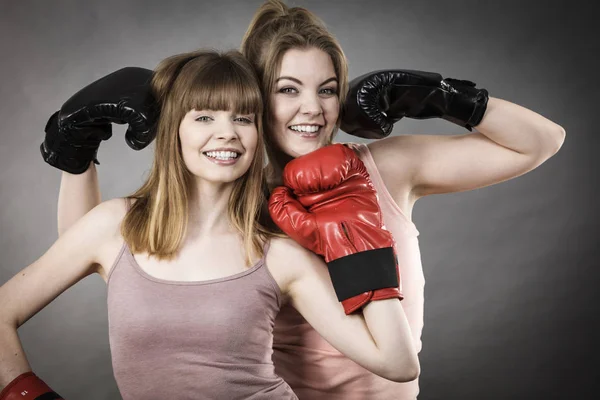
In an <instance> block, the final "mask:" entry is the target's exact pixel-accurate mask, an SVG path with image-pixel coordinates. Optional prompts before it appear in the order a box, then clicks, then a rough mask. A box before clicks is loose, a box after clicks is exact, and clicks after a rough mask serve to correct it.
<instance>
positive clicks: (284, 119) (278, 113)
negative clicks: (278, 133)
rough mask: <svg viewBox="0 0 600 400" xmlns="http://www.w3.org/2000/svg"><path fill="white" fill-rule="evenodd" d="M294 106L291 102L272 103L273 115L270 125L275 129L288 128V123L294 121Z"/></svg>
mask: <svg viewBox="0 0 600 400" xmlns="http://www.w3.org/2000/svg"><path fill="white" fill-rule="evenodd" d="M294 110H295V108H294V104H293V102H290V101H284V100H282V99H280V100H279V101H272V103H271V115H270V118H269V121H270V124H271V125H272V126H273V127H276V128H280V127H281V126H287V124H288V122H290V121H291V120H292V118H293V117H294V115H295V112H294Z"/></svg>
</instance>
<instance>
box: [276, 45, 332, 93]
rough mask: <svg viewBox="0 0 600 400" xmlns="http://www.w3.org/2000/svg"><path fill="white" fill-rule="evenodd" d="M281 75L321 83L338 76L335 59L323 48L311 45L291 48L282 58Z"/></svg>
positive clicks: (305, 82) (306, 81)
mask: <svg viewBox="0 0 600 400" xmlns="http://www.w3.org/2000/svg"><path fill="white" fill-rule="evenodd" d="M279 76H290V77H294V78H296V79H299V80H300V81H302V82H303V83H304V84H309V83H313V82H316V83H321V82H323V81H324V80H326V79H329V78H331V77H336V74H335V68H334V66H333V61H331V57H329V54H327V53H325V52H324V51H323V50H319V49H317V48H314V47H311V48H308V49H290V50H288V51H286V52H285V54H284V55H283V58H282V60H281V67H280V69H279Z"/></svg>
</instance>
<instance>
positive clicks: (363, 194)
mask: <svg viewBox="0 0 600 400" xmlns="http://www.w3.org/2000/svg"><path fill="white" fill-rule="evenodd" d="M283 183H284V185H285V186H280V187H278V188H275V189H274V190H273V192H272V193H271V197H270V199H269V212H270V214H271V218H273V221H275V223H276V224H277V225H278V226H279V227H280V228H281V229H282V230H283V231H284V232H285V233H286V234H287V235H288V236H290V237H291V238H292V239H294V240H295V241H297V242H298V243H299V244H301V245H302V246H304V247H306V248H307V249H309V250H311V251H313V252H314V253H316V254H319V255H321V256H323V257H324V258H325V262H326V263H327V266H328V269H329V274H330V276H331V281H332V283H333V287H334V289H335V291H336V295H337V297H338V300H340V301H341V302H342V305H343V307H344V311H345V312H346V314H350V313H352V312H354V311H356V310H358V309H359V308H361V307H362V306H364V305H365V304H366V303H368V302H369V301H371V300H382V299H388V298H399V299H402V295H401V293H400V290H399V282H400V277H399V273H398V265H397V260H396V255H395V253H394V247H393V246H394V239H393V237H392V234H391V233H390V232H389V231H387V230H386V229H385V228H384V227H383V219H382V215H381V210H380V208H379V203H378V202H377V193H376V191H375V189H374V187H373V184H372V182H371V180H370V178H369V174H368V173H367V170H366V168H365V166H364V164H363V163H362V161H361V160H360V159H359V158H358V156H357V155H356V153H354V151H352V150H351V149H349V148H348V147H346V146H344V145H341V144H335V145H331V146H327V147H323V148H321V149H319V150H316V151H314V152H312V153H310V154H307V155H305V156H302V157H299V158H297V159H295V160H292V161H291V162H289V163H288V164H287V165H286V167H285V169H284V171H283Z"/></svg>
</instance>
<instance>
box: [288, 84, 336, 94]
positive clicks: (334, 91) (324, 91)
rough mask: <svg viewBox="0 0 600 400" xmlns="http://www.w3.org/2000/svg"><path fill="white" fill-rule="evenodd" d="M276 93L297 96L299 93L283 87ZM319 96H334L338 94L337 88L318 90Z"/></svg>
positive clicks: (293, 88)
mask: <svg viewBox="0 0 600 400" xmlns="http://www.w3.org/2000/svg"><path fill="white" fill-rule="evenodd" d="M277 93H282V94H298V93H299V91H298V89H296V88H295V87H292V86H285V87H282V88H281V89H279V90H277ZM319 94H320V95H325V96H336V95H337V94H338V91H337V88H335V87H327V88H323V89H319Z"/></svg>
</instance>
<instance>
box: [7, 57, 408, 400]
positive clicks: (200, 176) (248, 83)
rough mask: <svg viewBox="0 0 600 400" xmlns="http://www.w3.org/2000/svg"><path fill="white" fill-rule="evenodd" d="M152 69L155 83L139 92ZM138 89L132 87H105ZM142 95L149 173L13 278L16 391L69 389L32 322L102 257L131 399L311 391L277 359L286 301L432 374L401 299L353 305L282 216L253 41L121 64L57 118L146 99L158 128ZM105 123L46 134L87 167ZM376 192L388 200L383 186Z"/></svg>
mask: <svg viewBox="0 0 600 400" xmlns="http://www.w3.org/2000/svg"><path fill="white" fill-rule="evenodd" d="M150 77H152V83H151V88H152V90H151V92H152V94H153V96H150V97H148V98H146V97H144V96H142V97H144V98H142V99H135V93H136V90H137V89H139V88H140V87H143V86H144V85H145V86H148V83H147V82H144V80H145V79H146V78H150ZM124 90H125V91H129V92H128V94H127V96H124V97H123V98H121V101H120V102H118V103H110V102H107V101H100V102H96V103H93V102H91V98H92V97H95V96H99V95H100V94H103V95H107V94H110V93H114V92H115V91H124ZM143 92H144V91H143V90H142V91H141V93H143ZM138 93H140V91H138ZM152 98H154V99H156V102H155V103H154V102H153V100H152ZM96 99H97V97H96ZM138 100H139V102H138V103H136V101H138ZM134 104H138V105H139V104H144V107H150V108H152V107H155V110H154V111H155V112H156V111H157V112H158V115H159V117H158V120H157V122H156V127H155V128H152V132H153V133H151V134H150V135H152V136H154V133H155V135H156V150H155V156H154V163H153V166H152V169H151V172H150V175H149V177H148V179H147V181H146V182H145V184H144V185H143V186H142V187H141V188H140V189H139V190H137V191H136V192H135V193H134V194H132V195H131V196H129V197H127V198H122V199H113V200H109V201H106V202H103V203H100V204H99V205H97V206H96V207H94V208H93V209H92V210H91V211H90V212H88V213H87V214H86V215H84V216H83V217H81V218H79V219H78V221H77V222H76V223H75V224H73V225H72V226H71V227H70V228H69V229H68V230H66V232H64V233H63V234H62V235H61V236H60V238H59V239H58V240H57V241H56V242H55V243H54V245H53V246H52V247H51V248H50V249H49V250H48V251H47V252H46V253H45V254H44V255H43V256H42V257H40V258H39V259H38V260H37V261H35V262H34V263H32V264H31V265H30V266H28V267H27V268H25V269H24V270H22V271H21V272H20V273H18V274H17V275H15V276H14V277H13V278H12V279H10V280H9V281H8V282H6V283H5V284H4V285H3V286H2V287H0V299H1V300H2V301H1V302H0V304H1V305H0V314H1V315H2V323H1V325H0V330H1V331H0V338H1V339H0V360H1V361H0V385H1V386H2V387H3V390H2V391H1V392H0V399H1V400H12V399H16V398H19V399H24V400H34V399H37V400H42V399H59V398H61V397H60V396H59V395H58V394H56V393H55V392H54V391H52V389H50V388H49V387H48V385H46V384H45V383H44V382H43V381H42V380H41V379H39V378H38V377H37V376H36V375H35V374H34V373H33V372H31V368H30V366H29V364H28V361H27V359H26V357H25V353H24V351H23V348H22V346H21V343H20V341H19V338H18V336H17V329H18V327H19V326H21V325H22V324H24V323H25V322H26V321H27V320H28V319H29V318H31V317H32V316H33V315H34V314H36V313H37V312H39V311H40V310H41V309H42V308H44V307H45V306H46V305H47V304H48V303H50V302H51V301H52V300H53V299H55V298H56V297H57V296H58V295H60V294H61V293H62V292H64V291H65V290H67V289H68V288H69V287H71V286H72V285H74V284H75V283H77V282H78V281H79V280H81V279H83V278H84V277H86V276H88V275H91V274H94V273H96V274H99V275H100V276H101V277H102V278H103V279H104V280H105V281H106V284H107V290H108V318H109V340H110V348H111V355H112V362H113V370H114V375H115V378H116V381H117V384H118V387H119V390H120V392H121V395H122V397H123V399H166V398H172V399H198V398H203V399H209V398H210V399H223V398H230V399H242V398H243V399H247V398H253V399H296V398H297V397H296V395H295V394H294V393H293V392H292V389H291V388H290V387H289V385H288V384H287V383H286V382H285V381H284V380H283V379H282V378H281V377H279V376H278V375H277V374H276V372H275V369H274V366H273V362H272V360H271V356H272V341H273V324H274V320H275V317H276V315H277V313H278V312H279V309H280V308H281V307H282V305H283V304H284V302H285V301H289V302H292V303H293V304H294V306H295V307H296V308H297V309H298V310H299V311H300V312H301V314H302V315H303V317H304V318H306V319H307V320H308V321H310V323H311V324H312V326H314V327H315V328H316V329H317V330H318V332H319V333H320V334H321V335H323V337H325V338H326V339H327V340H328V341H329V342H330V343H331V344H332V345H333V346H335V347H336V348H337V349H339V350H340V351H341V352H343V353H344V354H346V355H347V356H348V357H350V358H351V359H353V360H354V361H356V362H358V363H360V364H361V365H363V366H364V367H365V368H367V369H369V370H370V371H373V372H374V373H376V374H380V375H382V376H384V377H386V378H387V379H392V380H396V381H406V380H410V379H413V378H414V377H415V376H416V375H417V374H418V369H419V365H418V360H417V356H416V352H415V351H414V349H413V347H412V345H411V339H410V331H409V328H408V323H407V321H406V317H405V315H404V312H403V310H402V307H401V305H400V302H399V301H398V300H397V299H388V300H387V301H377V302H372V303H371V304H369V305H366V306H365V307H364V308H363V309H362V311H363V312H362V313H361V314H356V315H351V316H346V315H344V312H343V309H341V308H340V307H339V304H338V301H337V299H336V297H335V293H334V289H333V287H332V286H331V282H330V281H329V277H328V275H327V270H326V267H325V266H324V265H323V261H322V260H321V259H320V258H318V257H316V256H315V255H314V254H312V253H310V252H309V251H307V250H305V249H303V248H302V247H300V246H299V245H298V244H296V243H295V242H294V241H292V240H291V239H289V238H285V237H281V235H275V234H273V233H272V231H271V230H269V228H267V227H266V225H268V221H267V220H266V219H265V218H264V217H263V213H264V207H263V206H264V200H265V199H264V182H265V181H264V175H263V165H264V159H263V150H264V149H263V143H262V112H263V100H262V97H261V91H260V87H259V83H258V80H257V77H256V75H255V73H254V71H253V69H252V67H251V66H250V64H249V63H248V62H247V61H246V60H245V59H244V58H243V56H242V55H241V54H240V53H239V52H229V53H224V54H219V53H216V52H214V51H198V52H192V53H185V54H180V55H177V56H173V57H169V58H167V59H166V60H164V61H163V62H161V63H160V65H159V66H158V67H157V69H156V71H155V72H154V73H153V74H152V73H151V72H150V71H147V70H143V69H140V68H125V69H122V70H119V71H117V72H115V73H113V74H110V75H108V76H106V77H104V78H102V79H101V80H99V81H97V82H95V83H93V84H91V85H90V86H88V87H86V88H84V89H83V90H82V91H80V92H78V93H77V94H76V95H75V96H74V97H73V98H71V99H70V100H69V101H68V102H67V103H65V106H63V108H62V109H61V111H60V112H58V113H57V114H56V115H55V116H53V119H52V120H51V123H55V124H57V125H58V131H59V132H61V133H62V134H66V132H69V133H68V135H71V134H72V135H77V134H80V133H81V131H82V130H83V131H85V130H86V129H99V130H100V131H103V128H102V127H100V128H98V126H102V124H106V123H107V120H113V121H114V120H116V119H118V118H122V117H123V115H124V114H127V115H129V114H134V115H133V116H131V115H130V116H129V117H127V118H130V122H131V125H132V126H135V127H137V128H138V129H140V130H138V131H137V133H136V134H133V135H132V136H130V139H131V142H132V143H138V144H139V143H142V145H143V141H144V140H151V139H152V138H151V137H149V136H148V132H149V131H146V130H145V128H147V127H148V126H151V125H152V124H151V123H150V120H149V119H146V120H145V118H147V117H148V115H149V112H140V110H141V109H138V110H136V111H135V110H133V109H132V108H131V106H132V105H134ZM73 110H75V111H73ZM158 110H159V111H158ZM98 113H102V114H103V115H104V116H105V118H106V119H103V120H100V119H98V118H97V116H98V115H99V114H98ZM86 118H88V119H86ZM90 127H92V128H90ZM141 131H143V132H142V133H143V134H142V133H140V132H141ZM103 132H106V131H103ZM144 132H145V133H144ZM144 135H146V136H144ZM90 137H91V136H86V139H87V140H88V142H87V143H88V144H89V145H90V146H88V147H85V146H83V147H82V146H78V147H73V149H75V150H73V149H71V150H72V151H71V152H69V151H67V150H65V151H63V152H61V151H59V149H61V147H60V146H62V145H61V143H57V142H52V141H47V142H45V144H44V148H43V149H42V150H43V151H45V152H46V154H47V155H48V160H49V162H54V163H58V164H59V165H60V166H61V167H63V168H65V169H71V170H75V169H77V168H78V165H79V161H80V160H79V159H78V158H77V157H78V156H82V154H83V155H84V156H85V157H95V152H94V150H93V145H92V144H91V142H90V140H91V139H90ZM56 146H58V147H56ZM78 151H79V153H78ZM90 161H91V159H88V161H87V162H88V164H89V162H90ZM88 166H89V165H88ZM86 167H87V166H86ZM361 196H362V199H363V200H364V201H367V200H368V201H370V202H375V203H376V195H375V192H374V191H373V190H371V191H368V192H363V193H362V194H361ZM369 199H370V200H369ZM375 215H376V214H375ZM378 231H379V232H381V233H382V234H385V233H386V231H385V230H383V229H381V227H379V229H378ZM387 234H388V235H389V233H387ZM391 268H394V269H395V266H391ZM382 321H385V322H382ZM392 332H393V334H392ZM402 332H403V333H402Z"/></svg>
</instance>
